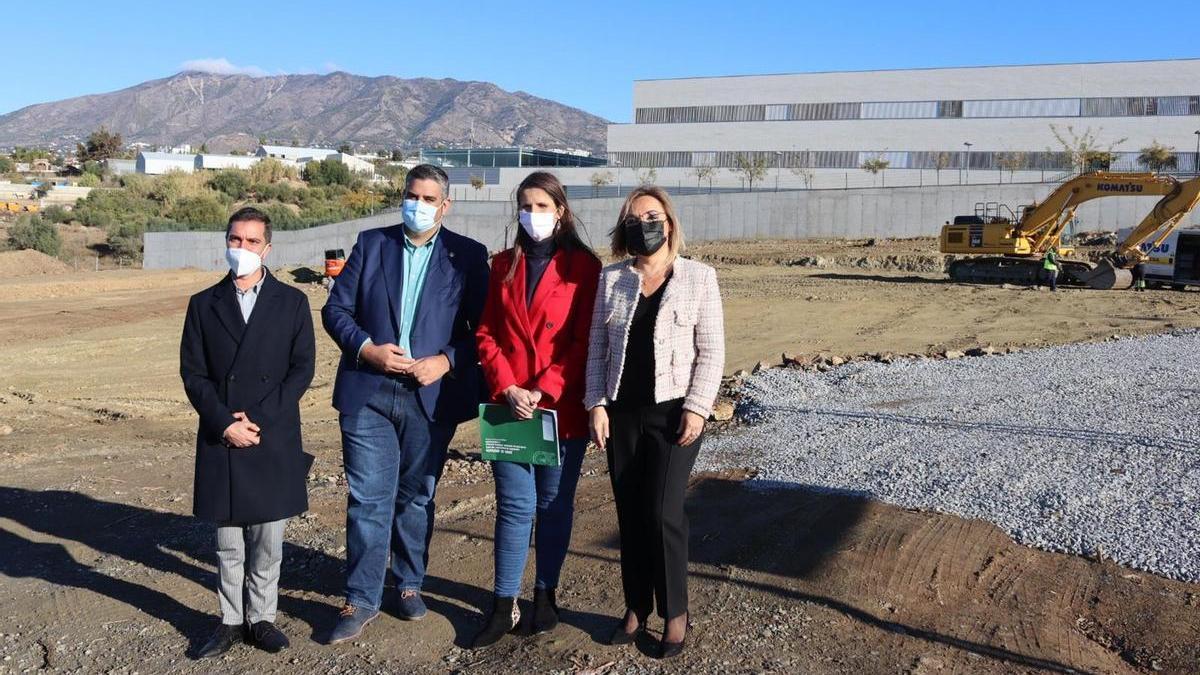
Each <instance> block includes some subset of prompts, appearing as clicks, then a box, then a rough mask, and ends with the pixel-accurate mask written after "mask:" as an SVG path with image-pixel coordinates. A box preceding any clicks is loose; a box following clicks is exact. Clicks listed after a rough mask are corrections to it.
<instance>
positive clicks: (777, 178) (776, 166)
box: [775, 150, 783, 192]
mask: <svg viewBox="0 0 1200 675" xmlns="http://www.w3.org/2000/svg"><path fill="white" fill-rule="evenodd" d="M780 157H783V153H782V152H780V151H778V150H776V151H775V191H776V192H779V158H780Z"/></svg>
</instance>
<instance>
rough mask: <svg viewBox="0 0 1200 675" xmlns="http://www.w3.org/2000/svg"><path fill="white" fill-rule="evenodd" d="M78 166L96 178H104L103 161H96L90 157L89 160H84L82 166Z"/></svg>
mask: <svg viewBox="0 0 1200 675" xmlns="http://www.w3.org/2000/svg"><path fill="white" fill-rule="evenodd" d="M80 168H81V169H83V172H84V173H90V174H93V175H95V176H96V177H97V178H104V163H103V162H97V161H96V160H94V159H90V160H88V161H86V162H84V163H83V166H81V167H80Z"/></svg>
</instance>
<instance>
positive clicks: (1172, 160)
mask: <svg viewBox="0 0 1200 675" xmlns="http://www.w3.org/2000/svg"><path fill="white" fill-rule="evenodd" d="M1137 161H1138V164H1141V165H1142V166H1144V167H1146V168H1147V169H1150V170H1151V171H1153V172H1154V173H1160V172H1162V171H1170V170H1171V169H1174V168H1175V167H1177V166H1179V158H1178V157H1177V156H1176V155H1175V148H1169V147H1167V146H1165V145H1161V144H1160V143H1159V142H1158V141H1157V140H1155V141H1153V142H1151V143H1150V145H1148V146H1146V147H1144V148H1142V149H1141V151H1140V152H1139V153H1138V158H1137Z"/></svg>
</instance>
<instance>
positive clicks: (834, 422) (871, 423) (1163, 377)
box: [699, 331, 1200, 582]
mask: <svg viewBox="0 0 1200 675" xmlns="http://www.w3.org/2000/svg"><path fill="white" fill-rule="evenodd" d="M739 414H741V415H742V416H743V417H744V418H745V419H746V420H747V422H748V424H747V425H745V426H743V427H741V428H738V429H737V430H734V431H731V432H729V433H726V434H722V435H719V436H716V437H713V438H710V439H709V440H708V441H707V442H706V447H705V449H704V451H703V454H702V455H701V459H700V462H699V465H700V466H699V468H702V469H719V468H734V467H756V468H758V469H760V473H759V475H758V478H757V480H759V481H777V482H781V483H786V484H802V485H804V486H806V487H808V488H814V487H815V488H817V489H822V490H830V491H836V492H851V493H859V494H861V493H866V494H868V495H870V496H872V497H874V498H877V499H880V500H883V501H886V502H890V503H893V504H897V505H900V506H905V507H912V508H921V509H930V510H936V511H942V512H946V513H952V514H956V515H960V516H964V517H968V518H981V519H985V520H988V521H991V522H993V523H995V524H996V525H998V526H1000V527H1001V528H1003V529H1004V530H1006V531H1007V532H1008V533H1009V534H1011V535H1012V536H1013V538H1014V539H1016V540H1017V541H1020V542H1022V543H1024V544H1027V545H1030V546H1035V547H1038V548H1042V549H1046V550H1050V551H1061V552H1070V553H1076V554H1083V555H1096V554H1100V555H1103V556H1105V557H1108V558H1111V559H1113V560H1116V561H1117V562H1119V563H1121V564H1124V565H1128V566H1130V567H1134V568H1138V569H1142V570H1146V571H1150V572H1154V573H1156V574H1160V575H1163V576H1166V577H1171V578H1174V579H1180V580H1184V581H1193V582H1194V581H1200V332H1197V331H1180V332H1175V333H1172V334H1167V335H1159V336H1153V337H1145V338H1127V339H1120V340H1114V341H1109V342H1104V343H1098V344H1081V345H1067V346H1061V347H1052V348H1047V349H1040V350H1037V351H1028V352H1021V353H1015V354H1008V355H1004V356H990V357H979V358H968V359H958V360H949V361H947V360H926V359H914V360H902V361H897V362H895V363H892V364H883V363H873V362H855V363H850V364H847V365H845V366H842V367H839V368H835V369H833V370H830V371H829V372H825V373H820V372H806V371H803V370H798V369H783V368H779V369H772V370H767V371H763V372H761V373H759V374H756V375H753V376H751V377H750V378H749V379H747V381H746V385H745V389H744V398H743V401H742V403H741V404H740V405H739Z"/></svg>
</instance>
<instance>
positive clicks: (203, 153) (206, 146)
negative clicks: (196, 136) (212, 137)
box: [198, 143, 208, 155]
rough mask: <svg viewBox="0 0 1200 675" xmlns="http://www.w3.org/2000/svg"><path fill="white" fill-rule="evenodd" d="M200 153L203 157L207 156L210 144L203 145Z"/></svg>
mask: <svg viewBox="0 0 1200 675" xmlns="http://www.w3.org/2000/svg"><path fill="white" fill-rule="evenodd" d="M198 152H199V153H200V154H202V155H207V154H208V143H201V144H200V150H199V151H198Z"/></svg>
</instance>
